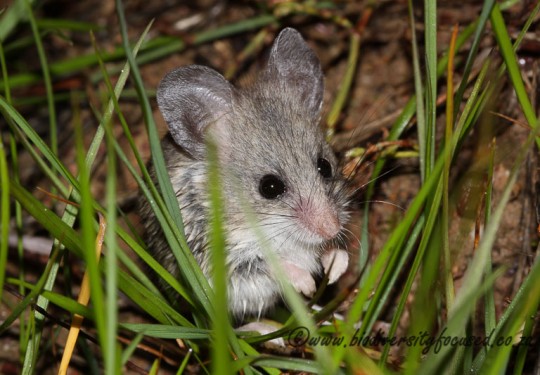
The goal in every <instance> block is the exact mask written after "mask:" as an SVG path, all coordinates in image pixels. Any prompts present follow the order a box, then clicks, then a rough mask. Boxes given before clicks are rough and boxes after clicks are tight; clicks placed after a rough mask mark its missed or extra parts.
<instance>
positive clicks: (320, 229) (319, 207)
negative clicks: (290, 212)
mask: <svg viewBox="0 0 540 375" xmlns="http://www.w3.org/2000/svg"><path fill="white" fill-rule="evenodd" d="M297 213H298V218H299V219H300V222H301V223H302V224H303V225H304V226H305V227H306V228H307V229H308V230H309V231H310V232H312V233H313V234H315V235H317V236H319V237H321V238H322V239H323V240H331V239H333V238H335V237H336V236H337V235H338V234H339V232H340V231H341V223H340V221H339V217H338V214H337V211H336V209H335V208H334V207H332V206H331V205H330V204H328V202H324V201H323V202H314V201H311V202H306V204H300V207H299V209H298V211H297Z"/></svg>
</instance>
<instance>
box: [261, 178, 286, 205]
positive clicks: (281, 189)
mask: <svg viewBox="0 0 540 375" xmlns="http://www.w3.org/2000/svg"><path fill="white" fill-rule="evenodd" d="M286 190H287V189H286V188H285V183H284V182H283V181H282V180H281V178H279V177H278V176H276V175H273V174H267V175H264V176H263V178H261V182H260V183H259V192H260V193H261V195H262V196H263V197H264V198H266V199H276V198H277V197H279V196H280V195H282V194H283V193H285V191H286Z"/></svg>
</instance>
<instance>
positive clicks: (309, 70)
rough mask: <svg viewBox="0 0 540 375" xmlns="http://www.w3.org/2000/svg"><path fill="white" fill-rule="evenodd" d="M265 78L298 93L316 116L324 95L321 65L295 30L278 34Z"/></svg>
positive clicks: (285, 30)
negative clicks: (279, 82) (278, 82)
mask: <svg viewBox="0 0 540 375" xmlns="http://www.w3.org/2000/svg"><path fill="white" fill-rule="evenodd" d="M265 76H266V77H265V78H266V79H267V80H278V81H281V83H282V84H284V85H286V86H287V88H288V89H291V90H292V91H293V92H296V93H297V94H298V96H297V98H299V99H300V100H301V101H302V103H303V104H305V105H307V107H308V110H309V111H310V112H311V113H316V114H318V113H319V111H320V109H321V106H322V101H323V94H324V77H323V73H322V69H321V63H320V62H319V59H318V57H317V56H316V55H315V53H314V52H313V50H312V49H311V48H309V46H308V45H307V44H306V42H305V41H304V39H303V38H302V36H301V35H300V33H299V32H298V31H296V30H295V29H292V28H290V27H288V28H286V29H283V30H282V31H281V32H280V33H279V35H278V37H277V38H276V40H275V41H274V45H273V46H272V50H271V51H270V57H269V59H268V66H267V68H266V75H265Z"/></svg>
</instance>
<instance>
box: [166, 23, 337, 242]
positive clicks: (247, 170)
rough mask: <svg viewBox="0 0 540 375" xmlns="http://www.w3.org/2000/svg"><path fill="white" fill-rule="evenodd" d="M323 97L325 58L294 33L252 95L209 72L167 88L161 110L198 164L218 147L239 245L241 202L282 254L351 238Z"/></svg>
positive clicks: (179, 77) (286, 36) (176, 79)
mask: <svg viewBox="0 0 540 375" xmlns="http://www.w3.org/2000/svg"><path fill="white" fill-rule="evenodd" d="M323 91H324V82H323V74H322V70H321V67H320V63H319V60H318V58H317V57H316V56H315V54H314V53H313V51H312V50H311V49H310V48H309V47H308V46H307V44H306V43H305V42H304V40H303V39H302V37H301V36H300V34H299V33H298V32H297V31H296V30H294V29H290V28H287V29H285V30H283V31H282V32H281V33H280V34H279V36H278V38H277V39H276V41H275V42H274V45H273V47H272V50H271V52H270V57H269V61H268V64H267V66H266V68H265V70H264V71H263V72H262V73H261V75H260V76H259V79H258V80H257V82H256V83H255V84H254V85H253V87H251V88H249V89H246V90H236V89H235V88H234V87H233V86H232V85H231V84H230V83H229V82H227V81H226V80H225V79H224V78H223V77H222V76H221V75H220V74H218V73H217V72H215V71H214V70H212V69H209V68H206V67H202V66H188V67H184V68H180V69H177V70H175V71H173V72H171V73H169V74H168V75H167V76H166V77H165V78H164V80H163V81H162V83H161V84H160V87H159V89H158V92H157V99H158V103H159V107H160V109H161V112H162V114H163V116H164V118H165V120H166V121H167V123H168V124H169V129H170V133H171V135H172V137H173V139H174V140H175V142H176V143H177V144H178V145H179V146H181V147H182V148H183V149H184V150H185V151H186V152H187V153H188V154H189V155H190V156H191V157H192V158H193V159H194V160H205V158H206V146H205V141H206V140H207V139H208V138H209V137H210V138H211V139H212V140H213V141H215V143H216V144H217V147H218V152H219V162H220V167H221V169H222V171H223V172H222V184H223V190H224V193H223V195H224V197H225V198H226V208H227V213H226V215H227V219H228V227H229V229H230V231H231V232H232V236H235V235H237V236H238V238H237V240H240V241H241V240H242V239H243V238H246V236H248V235H249V234H248V233H249V232H251V231H250V227H249V225H246V222H245V215H243V214H242V211H243V208H242V207H243V204H242V202H241V201H242V198H240V196H242V197H244V198H247V201H248V203H249V204H250V205H251V207H252V209H253V211H254V212H255V214H256V215H257V219H258V223H259V225H260V228H262V229H263V230H264V232H265V233H266V235H267V236H268V237H269V238H270V239H271V240H272V242H273V244H274V245H275V246H276V247H277V248H282V249H284V250H287V251H290V250H292V249H293V248H294V247H295V246H296V245H303V247H306V246H309V247H313V248H319V247H320V246H319V245H321V244H323V243H325V242H327V241H329V240H333V239H335V238H336V237H337V236H338V234H339V233H340V232H341V230H342V227H343V224H344V222H345V220H346V219H347V214H346V210H345V207H346V205H347V194H346V192H345V189H344V183H343V180H342V178H341V174H340V170H339V168H338V165H337V161H336V158H335V156H334V154H333V153H332V150H331V149H330V147H329V146H328V144H327V143H326V142H325V141H324V136H323V133H322V131H321V129H320V127H319V120H320V112H321V106H322V99H323ZM239 189H240V190H241V194H239ZM251 236H253V235H251Z"/></svg>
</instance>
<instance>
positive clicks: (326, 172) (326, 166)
mask: <svg viewBox="0 0 540 375" xmlns="http://www.w3.org/2000/svg"><path fill="white" fill-rule="evenodd" d="M317 171H318V172H319V173H320V174H321V176H323V177H324V178H331V177H332V166H331V165H330V162H329V161H328V160H326V159H325V158H319V159H317Z"/></svg>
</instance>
